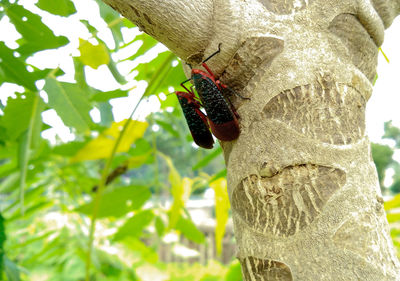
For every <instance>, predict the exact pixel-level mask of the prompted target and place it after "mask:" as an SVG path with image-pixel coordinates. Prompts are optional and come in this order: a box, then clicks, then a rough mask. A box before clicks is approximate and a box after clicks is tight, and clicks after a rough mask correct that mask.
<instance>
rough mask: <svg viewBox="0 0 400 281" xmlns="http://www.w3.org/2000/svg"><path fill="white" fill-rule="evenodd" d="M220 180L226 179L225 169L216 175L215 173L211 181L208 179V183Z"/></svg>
mask: <svg viewBox="0 0 400 281" xmlns="http://www.w3.org/2000/svg"><path fill="white" fill-rule="evenodd" d="M220 178H226V169H223V170H221V171H219V172H218V173H216V174H215V175H214V176H213V177H212V178H211V179H210V181H209V182H210V183H211V182H213V181H216V180H217V179H220Z"/></svg>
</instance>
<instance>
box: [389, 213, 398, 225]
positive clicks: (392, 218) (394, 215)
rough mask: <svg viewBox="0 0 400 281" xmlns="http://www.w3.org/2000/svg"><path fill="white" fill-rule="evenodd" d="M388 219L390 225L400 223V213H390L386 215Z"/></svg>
mask: <svg viewBox="0 0 400 281" xmlns="http://www.w3.org/2000/svg"><path fill="white" fill-rule="evenodd" d="M386 217H387V220H388V222H389V223H394V222H399V221H400V213H389V214H387V215H386Z"/></svg>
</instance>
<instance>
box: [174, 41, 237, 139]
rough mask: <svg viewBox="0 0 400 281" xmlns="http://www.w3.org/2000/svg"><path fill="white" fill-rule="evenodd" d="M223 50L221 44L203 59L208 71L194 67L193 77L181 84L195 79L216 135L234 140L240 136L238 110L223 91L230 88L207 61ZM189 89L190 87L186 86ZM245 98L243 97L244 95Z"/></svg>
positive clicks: (203, 64)
mask: <svg viewBox="0 0 400 281" xmlns="http://www.w3.org/2000/svg"><path fill="white" fill-rule="evenodd" d="M220 51H221V44H219V45H218V50H217V51H216V52H214V53H213V54H211V55H210V56H209V57H208V58H206V59H205V60H203V62H202V64H201V65H202V66H203V67H204V68H205V69H206V70H207V72H205V71H203V70H201V69H195V68H193V69H192V72H191V78H190V79H188V80H186V81H184V82H182V83H181V86H182V87H184V85H183V84H184V83H186V82H187V81H189V80H193V84H194V86H195V88H196V91H197V93H198V94H199V97H200V100H201V102H202V104H203V106H204V109H205V111H206V113H207V118H208V121H209V124H210V127H211V131H212V133H213V134H214V136H215V137H216V138H217V139H219V140H222V141H232V140H235V139H237V138H238V137H239V134H240V128H239V123H238V120H237V118H238V114H237V113H236V110H235V109H234V107H233V106H232V104H231V103H230V101H229V102H228V101H227V99H226V98H225V97H224V95H223V94H222V92H223V91H224V90H225V89H228V86H226V85H224V84H222V83H221V81H219V80H218V79H216V77H215V75H214V73H213V72H212V71H211V69H210V68H209V67H208V65H207V64H206V62H207V61H208V60H209V59H211V58H212V57H214V56H215V55H216V54H218V53H219V52H220ZM184 88H185V89H186V90H187V91H188V89H187V88H186V87H184ZM242 98H243V97H242Z"/></svg>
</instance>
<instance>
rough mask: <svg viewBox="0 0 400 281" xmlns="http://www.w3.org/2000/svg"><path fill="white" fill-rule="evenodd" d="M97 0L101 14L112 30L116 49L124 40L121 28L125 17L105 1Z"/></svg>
mask: <svg viewBox="0 0 400 281" xmlns="http://www.w3.org/2000/svg"><path fill="white" fill-rule="evenodd" d="M96 2H97V4H98V5H99V9H100V15H101V17H102V18H103V20H104V21H105V22H106V23H107V25H108V28H109V29H110V30H111V33H112V35H113V38H114V42H115V47H116V49H118V46H119V44H120V42H122V41H123V37H122V32H121V28H122V27H123V26H124V24H123V18H122V17H121V15H120V14H119V13H118V12H117V11H115V10H114V9H112V8H111V7H110V6H108V5H107V4H106V3H104V2H103V1H100V0H96Z"/></svg>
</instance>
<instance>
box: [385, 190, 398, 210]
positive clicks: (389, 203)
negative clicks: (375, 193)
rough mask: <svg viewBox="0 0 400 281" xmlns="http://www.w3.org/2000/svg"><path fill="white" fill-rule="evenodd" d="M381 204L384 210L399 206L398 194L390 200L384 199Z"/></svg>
mask: <svg viewBox="0 0 400 281" xmlns="http://www.w3.org/2000/svg"><path fill="white" fill-rule="evenodd" d="M383 206H384V208H385V210H386V211H388V210H391V209H394V208H397V207H400V194H397V195H396V196H395V197H393V198H392V199H391V200H389V201H386V202H385V203H384V204H383Z"/></svg>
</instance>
